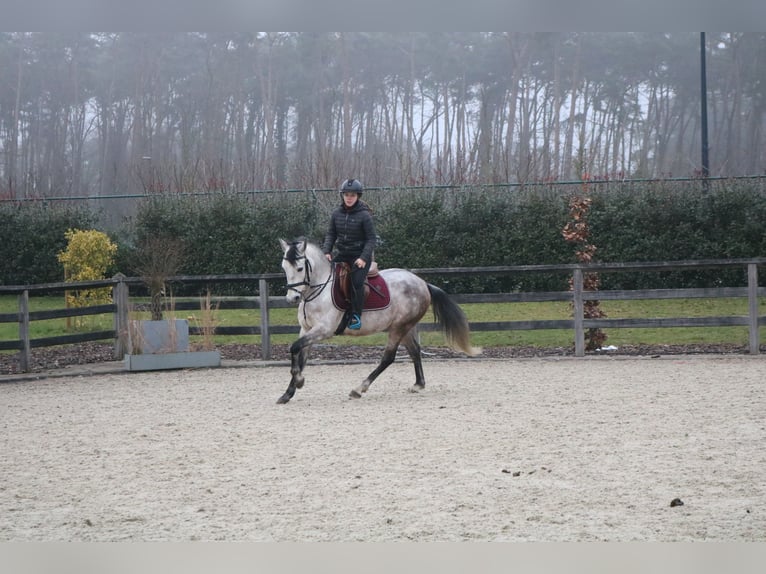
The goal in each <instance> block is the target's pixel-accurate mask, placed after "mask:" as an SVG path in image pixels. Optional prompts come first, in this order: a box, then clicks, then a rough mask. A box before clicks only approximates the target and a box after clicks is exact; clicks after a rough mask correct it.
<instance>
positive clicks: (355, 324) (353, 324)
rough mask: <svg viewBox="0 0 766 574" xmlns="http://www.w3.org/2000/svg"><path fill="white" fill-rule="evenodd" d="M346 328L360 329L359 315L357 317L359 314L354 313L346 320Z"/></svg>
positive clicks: (360, 320)
mask: <svg viewBox="0 0 766 574" xmlns="http://www.w3.org/2000/svg"><path fill="white" fill-rule="evenodd" d="M348 328H349V329H351V330H352V331H358V330H359V329H361V328H362V319H361V317H359V315H357V314H356V313H354V314H353V315H351V320H350V321H349V322H348Z"/></svg>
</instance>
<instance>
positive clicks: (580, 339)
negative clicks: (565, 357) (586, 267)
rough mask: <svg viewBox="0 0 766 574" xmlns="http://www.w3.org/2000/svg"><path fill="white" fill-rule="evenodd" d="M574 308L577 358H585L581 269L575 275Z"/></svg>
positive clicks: (576, 270) (573, 288)
mask: <svg viewBox="0 0 766 574" xmlns="http://www.w3.org/2000/svg"><path fill="white" fill-rule="evenodd" d="M572 278H573V285H572V293H573V301H572V303H573V307H574V328H575V357H584V356H585V328H584V327H583V315H584V306H583V300H582V292H583V273H582V269H580V268H579V267H578V268H577V269H575V270H574V274H573V277H572Z"/></svg>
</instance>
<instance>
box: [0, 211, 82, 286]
mask: <svg viewBox="0 0 766 574" xmlns="http://www.w3.org/2000/svg"><path fill="white" fill-rule="evenodd" d="M95 221H96V216H95V214H94V213H93V212H92V211H91V210H89V209H87V208H83V207H77V206H69V205H62V204H48V203H42V202H30V203H0V284H2V285H31V284H35V283H55V282H60V281H63V280H64V268H63V266H62V265H61V263H59V261H58V259H57V255H58V253H59V252H60V251H63V250H64V249H66V246H67V240H66V238H65V237H64V233H65V232H66V231H67V229H93V228H94V225H95Z"/></svg>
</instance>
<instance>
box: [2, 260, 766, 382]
mask: <svg viewBox="0 0 766 574" xmlns="http://www.w3.org/2000/svg"><path fill="white" fill-rule="evenodd" d="M764 265H766V257H763V258H754V259H726V260H718V259H716V260H698V261H663V262H638V263H597V264H590V265H579V264H565V265H515V266H498V267H449V268H429V269H412V271H413V272H415V273H417V274H418V275H421V276H428V275H440V276H444V275H454V276H470V275H504V274H514V273H516V274H518V273H564V274H567V275H569V276H571V277H572V279H573V289H572V290H571V291H547V292H523V293H522V292H513V293H492V294H466V295H454V299H455V300H456V301H457V302H458V303H520V302H531V301H570V302H572V306H573V316H572V318H571V319H560V320H535V321H489V322H477V323H471V330H472V331H504V330H535V329H571V330H573V331H574V344H575V355H576V356H577V357H582V356H584V355H585V331H586V330H587V329H590V328H602V329H607V328H608V329H620V328H647V327H717V326H747V327H748V333H749V336H748V342H749V345H748V346H749V352H750V353H751V354H757V353H758V352H759V341H760V339H759V327H760V326H762V325H766V316H761V315H759V310H758V298H759V297H766V287H759V286H758V267H763V266H764ZM725 268H728V269H731V268H741V269H743V270H745V271H746V272H747V287H716V288H703V289H643V290H604V291H585V290H584V289H583V276H584V275H585V274H586V273H590V272H649V271H689V270H695V269H725ZM273 281H284V276H283V274H282V273H260V274H246V275H201V276H196V275H195V276H188V275H183V276H175V277H171V278H169V279H168V282H169V283H171V284H172V283H175V282H178V283H184V284H186V285H194V284H197V285H202V286H205V285H210V284H222V283H240V284H241V283H249V284H251V285H252V284H254V283H255V282H257V283H258V296H257V297H226V298H222V299H220V300H217V301H216V304H218V308H219V309H260V310H261V314H260V315H261V320H260V325H252V326H218V327H216V330H215V333H216V334H217V335H260V336H261V342H262V343H261V344H262V356H263V358H264V359H270V358H271V335H277V334H293V333H295V334H297V333H298V330H299V328H298V326H297V325H272V324H271V323H270V321H269V309H275V308H284V307H288V304H287V302H286V301H285V299H284V297H281V296H279V297H275V296H270V295H269V284H270V282H273ZM141 285H143V282H142V281H141V279H139V278H137V277H125V276H123V275H117V276H115V277H114V278H112V279H104V280H100V281H87V282H75V283H48V284H42V285H24V286H2V285H0V295H3V294H18V296H19V309H18V312H17V313H3V314H0V323H18V326H19V330H18V332H19V336H18V339H14V340H4V341H0V350H18V351H20V354H21V355H20V366H21V369H22V370H23V371H26V370H28V366H29V359H30V356H31V349H33V348H35V347H47V346H53V345H64V344H72V343H81V342H85V341H99V340H107V339H113V340H114V348H115V359H121V358H122V357H123V356H124V354H125V350H126V348H127V332H128V329H127V326H128V311H129V309H130V307H131V305H130V297H129V290H130V287H131V286H134V287H135V286H141ZM110 286H111V287H113V288H114V291H113V303H112V304H108V305H96V306H91V307H82V308H70V309H54V310H47V311H30V308H29V297H30V294H37V295H40V294H50V293H56V292H58V293H61V292H63V291H66V290H76V289H85V288H97V287H110ZM717 297H746V298H747V300H748V314H747V316H723V317H672V318H671V317H664V318H633V319H609V318H601V319H589V318H586V317H585V316H584V303H585V301H588V300H602V301H605V300H637V299H686V298H717ZM175 309H176V310H190V309H199V303H197V302H188V301H187V302H185V301H179V302H177V303H176V304H175ZM104 313H112V314H113V316H114V326H113V328H112V329H110V330H105V331H92V332H85V333H75V334H67V335H59V336H52V337H41V338H35V339H33V338H31V337H30V329H29V326H30V323H31V322H32V321H41V320H46V319H56V318H66V317H82V316H87V315H100V314H104ZM437 328H438V327H437V325H434V324H430V323H427V322H423V323H421V324H420V325H419V329H421V330H422V331H432V330H435V329H437ZM190 333H191V334H199V329H198V328H196V327H194V326H191V327H190Z"/></svg>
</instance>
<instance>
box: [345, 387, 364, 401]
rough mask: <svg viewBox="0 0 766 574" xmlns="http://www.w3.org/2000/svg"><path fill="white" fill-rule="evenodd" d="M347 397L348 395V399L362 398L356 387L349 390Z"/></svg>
mask: <svg viewBox="0 0 766 574" xmlns="http://www.w3.org/2000/svg"><path fill="white" fill-rule="evenodd" d="M348 397H349V398H350V399H361V398H362V395H361V394H360V393H359V391H357V390H356V389H354V390H352V391H351V392H350V393H349V394H348Z"/></svg>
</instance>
